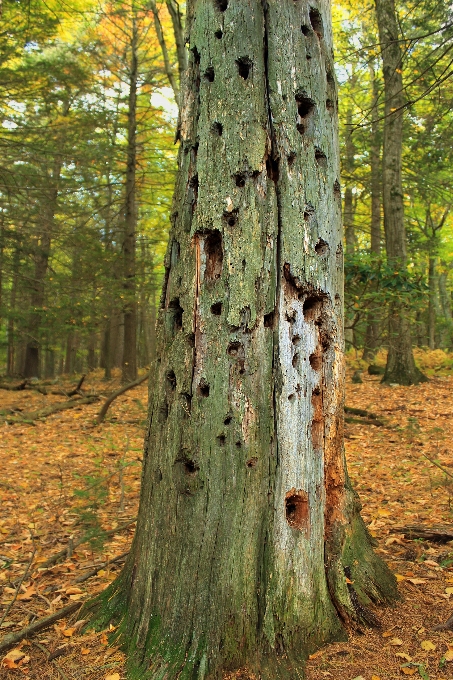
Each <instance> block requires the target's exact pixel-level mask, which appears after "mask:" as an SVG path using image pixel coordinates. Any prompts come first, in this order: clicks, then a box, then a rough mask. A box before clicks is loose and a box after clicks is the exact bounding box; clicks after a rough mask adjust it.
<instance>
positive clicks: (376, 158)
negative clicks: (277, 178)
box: [363, 62, 381, 361]
mask: <svg viewBox="0 0 453 680" xmlns="http://www.w3.org/2000/svg"><path fill="white" fill-rule="evenodd" d="M369 73H370V80H371V83H372V86H373V106H372V110H371V146H370V175H371V177H370V180H371V252H372V254H373V255H375V256H376V257H379V255H380V254H381V130H380V125H379V81H378V79H377V76H376V72H375V69H374V65H373V63H372V62H371V63H370V66H369ZM379 327H380V323H379V316H378V312H377V310H375V309H374V310H372V311H371V312H370V314H369V315H368V319H367V327H366V331H365V342H364V349H363V359H365V360H366V361H368V360H370V359H372V358H373V357H374V355H375V353H376V350H377V349H378V347H379V345H380V331H379Z"/></svg>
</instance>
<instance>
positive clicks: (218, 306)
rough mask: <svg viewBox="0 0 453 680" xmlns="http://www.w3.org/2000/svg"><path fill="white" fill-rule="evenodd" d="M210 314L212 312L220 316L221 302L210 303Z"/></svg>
mask: <svg viewBox="0 0 453 680" xmlns="http://www.w3.org/2000/svg"><path fill="white" fill-rule="evenodd" d="M211 314H214V316H220V315H221V314H222V303H221V302H215V303H214V304H213V305H211Z"/></svg>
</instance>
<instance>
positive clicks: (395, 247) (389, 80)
mask: <svg viewBox="0 0 453 680" xmlns="http://www.w3.org/2000/svg"><path fill="white" fill-rule="evenodd" d="M375 6H376V18H377V24H378V29H379V42H380V45H381V56H382V65H383V72H384V92H385V108H384V116H385V117H384V149H383V158H382V165H383V172H382V180H383V181H382V185H383V186H382V190H383V191H382V193H383V205H384V231H385V247H386V251H387V260H388V262H389V263H390V264H391V266H392V267H394V268H395V269H396V270H399V269H400V270H402V269H405V268H406V264H407V261H406V230H405V226H404V202H403V185H402V165H401V156H402V148H403V110H404V104H405V96H404V90H403V74H402V67H403V61H402V53H401V48H400V43H399V32H398V22H397V18H396V12H395V2H394V0H375ZM388 346H389V349H388V355H387V365H386V368H385V374H384V377H383V379H382V382H385V383H397V384H400V385H414V384H417V383H419V382H420V381H421V380H426V378H425V377H424V376H423V374H422V373H421V372H420V371H419V370H418V368H417V367H416V366H415V361H414V355H413V353H412V339H411V329H410V322H409V318H408V315H407V310H406V309H405V307H404V304H403V303H401V302H399V301H395V302H394V303H393V304H392V305H391V308H390V313H389V331H388Z"/></svg>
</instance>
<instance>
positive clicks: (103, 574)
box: [98, 569, 106, 576]
mask: <svg viewBox="0 0 453 680" xmlns="http://www.w3.org/2000/svg"><path fill="white" fill-rule="evenodd" d="M105 574H106V571H105V569H99V571H98V576H105Z"/></svg>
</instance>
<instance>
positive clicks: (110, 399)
mask: <svg viewBox="0 0 453 680" xmlns="http://www.w3.org/2000/svg"><path fill="white" fill-rule="evenodd" d="M148 378H149V373H147V374H146V375H142V376H141V378H137V380H134V381H133V382H131V383H128V384H127V385H123V387H120V388H119V390H116V392H113V393H112V394H111V395H110V396H109V397H108V398H107V399H106V400H105V402H104V404H103V406H102V408H101V410H100V411H99V413H98V417H97V423H98V425H99V424H100V423H102V421H103V420H104V418H105V415H106V413H107V411H108V410H109V408H110V405H111V403H112V402H113V401H114V400H115V399H116V398H117V397H119V396H120V395H121V394H124V393H125V392H127V391H128V390H131V389H132V388H133V387H138V385H141V384H142V383H143V382H145V380H147V379H148Z"/></svg>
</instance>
